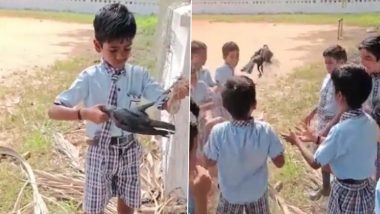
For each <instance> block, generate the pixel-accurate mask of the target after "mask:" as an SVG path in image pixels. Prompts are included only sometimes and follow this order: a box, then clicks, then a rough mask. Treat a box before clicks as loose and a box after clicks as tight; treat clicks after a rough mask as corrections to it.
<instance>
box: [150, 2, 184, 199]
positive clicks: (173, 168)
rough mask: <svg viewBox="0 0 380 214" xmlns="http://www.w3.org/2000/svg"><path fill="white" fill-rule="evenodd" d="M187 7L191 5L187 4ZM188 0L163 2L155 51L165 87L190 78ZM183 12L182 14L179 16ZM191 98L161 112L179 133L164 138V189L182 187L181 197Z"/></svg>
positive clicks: (158, 68) (173, 189)
mask: <svg viewBox="0 0 380 214" xmlns="http://www.w3.org/2000/svg"><path fill="white" fill-rule="evenodd" d="M187 6H188V7H187ZM189 8H190V9H191V7H190V6H189V1H178V0H177V1H175V0H163V1H160V10H159V20H160V21H159V24H158V27H159V28H158V29H157V31H156V32H157V37H156V38H157V40H156V47H157V49H156V50H159V52H158V53H157V56H156V57H157V58H156V59H157V64H156V69H157V73H160V76H161V79H162V81H163V82H164V87H165V88H168V87H169V86H170V85H171V84H172V83H173V82H174V81H175V79H176V78H177V77H179V76H180V75H181V76H184V77H185V78H187V79H189V74H190V72H189V68H190V66H189V64H190V62H189V60H190V58H189V57H190V56H189V52H190V48H189V47H190V23H191V21H190V20H191V10H190V9H189ZM179 14H181V15H179ZM188 103H189V100H188V99H185V100H183V101H182V103H181V108H180V111H179V112H178V113H177V114H176V115H167V114H165V113H163V114H162V119H163V120H169V121H170V122H172V123H173V124H175V125H176V134H175V135H174V136H172V137H171V138H170V139H162V150H163V152H162V154H163V166H162V167H163V176H164V190H165V193H166V194H169V193H172V192H173V191H176V190H177V189H178V190H179V191H178V192H179V194H176V195H178V196H181V197H184V198H186V195H187V179H186V178H187V175H188V172H187V169H188V142H187V140H186V139H188V121H189V105H188Z"/></svg>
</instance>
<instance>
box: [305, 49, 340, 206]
mask: <svg viewBox="0 0 380 214" xmlns="http://www.w3.org/2000/svg"><path fill="white" fill-rule="evenodd" d="M322 55H323V58H324V62H325V66H326V70H327V74H326V76H325V78H324V80H323V83H322V87H321V90H320V97H319V103H318V105H317V106H316V107H315V108H314V109H313V110H312V111H311V112H310V113H309V114H308V115H307V116H306V118H305V123H306V124H307V125H310V122H311V120H312V119H313V118H314V116H315V115H317V127H316V131H317V133H320V134H321V133H322V132H323V131H324V129H325V128H326V126H327V124H328V123H329V122H330V121H331V120H332V119H333V118H334V116H335V115H336V114H337V113H338V109H337V106H336V102H335V89H334V85H333V83H332V80H331V72H332V71H334V70H335V69H337V68H338V67H339V66H341V65H343V64H344V63H346V62H347V53H346V50H345V49H344V48H342V47H341V46H340V45H333V46H330V47H328V48H327V49H325V50H324V51H323V54H322ZM321 173H322V181H323V185H322V188H321V189H319V190H317V191H316V192H313V193H311V195H310V198H311V199H312V200H318V199H319V198H320V196H321V195H324V196H328V195H329V194H330V173H328V172H325V171H323V169H321Z"/></svg>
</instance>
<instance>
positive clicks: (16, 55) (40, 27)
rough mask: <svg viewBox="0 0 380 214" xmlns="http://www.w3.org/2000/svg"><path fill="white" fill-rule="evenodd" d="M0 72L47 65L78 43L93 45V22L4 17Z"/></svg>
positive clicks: (0, 46) (1, 73) (0, 40)
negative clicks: (80, 22)
mask: <svg viewBox="0 0 380 214" xmlns="http://www.w3.org/2000/svg"><path fill="white" fill-rule="evenodd" d="M0 29H1V34H0V48H1V52H0V59H1V62H0V76H2V77H4V76H6V75H9V74H10V73H12V72H17V71H23V70H29V69H33V68H35V67H41V68H45V67H47V66H49V65H52V64H54V62H55V61H57V60H62V59H65V58H66V57H68V56H70V53H71V52H72V51H73V50H74V49H75V48H76V47H78V45H81V44H86V46H87V47H91V34H89V33H88V32H89V31H91V30H92V26H91V25H86V24H76V23H64V22H56V21H50V20H39V19H32V18H11V17H0Z"/></svg>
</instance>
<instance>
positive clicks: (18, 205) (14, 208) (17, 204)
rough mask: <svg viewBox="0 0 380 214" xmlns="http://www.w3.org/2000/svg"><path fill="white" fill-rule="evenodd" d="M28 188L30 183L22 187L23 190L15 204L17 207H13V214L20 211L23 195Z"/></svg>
mask: <svg viewBox="0 0 380 214" xmlns="http://www.w3.org/2000/svg"><path fill="white" fill-rule="evenodd" d="M26 186H28V182H25V183H24V185H23V186H22V187H21V190H20V192H19V193H18V196H17V199H16V202H15V205H14V206H13V211H12V213H15V212H16V210H19V209H20V202H21V196H22V194H23V193H24V190H25V188H26Z"/></svg>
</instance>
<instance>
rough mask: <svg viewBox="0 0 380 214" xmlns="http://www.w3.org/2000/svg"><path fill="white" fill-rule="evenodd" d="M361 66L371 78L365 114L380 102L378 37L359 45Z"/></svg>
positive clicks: (379, 148)
mask: <svg viewBox="0 0 380 214" xmlns="http://www.w3.org/2000/svg"><path fill="white" fill-rule="evenodd" d="M359 51H360V58H361V63H362V65H363V66H364V67H365V68H366V71H367V72H368V73H369V74H370V75H371V77H372V91H371V94H370V95H369V97H368V100H367V102H366V105H365V109H366V111H367V112H372V111H373V110H374V107H375V104H376V101H377V100H380V93H379V90H380V35H378V36H369V37H367V38H365V39H364V40H363V41H362V42H361V43H360V45H359ZM379 143H380V142H378V144H377V160H376V180H377V179H379V178H380V144H379Z"/></svg>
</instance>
